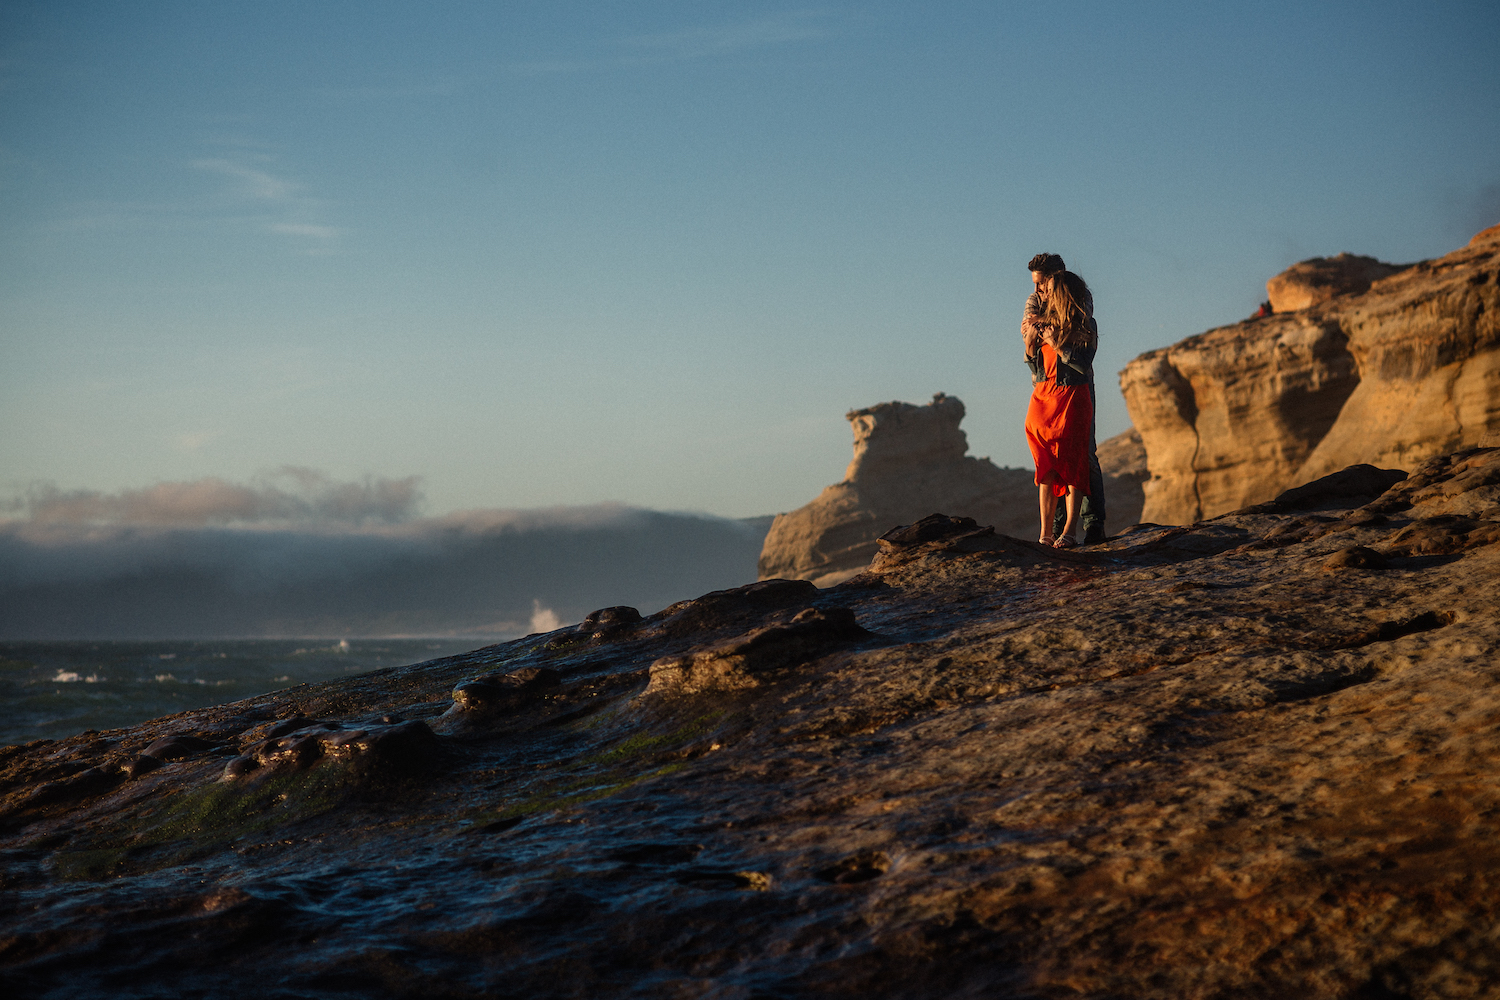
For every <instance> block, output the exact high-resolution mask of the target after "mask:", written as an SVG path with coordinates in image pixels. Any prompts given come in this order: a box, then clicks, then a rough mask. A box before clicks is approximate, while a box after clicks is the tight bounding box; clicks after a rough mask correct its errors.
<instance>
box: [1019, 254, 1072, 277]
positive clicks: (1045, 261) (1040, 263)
mask: <svg viewBox="0 0 1500 1000" xmlns="http://www.w3.org/2000/svg"><path fill="white" fill-rule="evenodd" d="M1067 269H1068V265H1066V264H1064V263H1063V259H1062V258H1061V257H1059V256H1058V255H1057V254H1055V253H1039V254H1037V255H1036V256H1035V257H1033V258H1031V260H1030V261H1029V262H1028V263H1027V265H1026V270H1028V271H1038V272H1040V273H1041V274H1042V276H1043V277H1046V276H1048V275H1052V274H1057V273H1059V272H1061V271H1066V270H1067Z"/></svg>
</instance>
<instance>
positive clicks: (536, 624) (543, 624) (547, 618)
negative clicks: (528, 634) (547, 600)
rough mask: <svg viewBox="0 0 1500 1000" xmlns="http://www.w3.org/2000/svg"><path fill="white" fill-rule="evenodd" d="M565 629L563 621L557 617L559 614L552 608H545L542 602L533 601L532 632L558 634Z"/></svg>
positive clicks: (534, 599) (533, 599)
mask: <svg viewBox="0 0 1500 1000" xmlns="http://www.w3.org/2000/svg"><path fill="white" fill-rule="evenodd" d="M562 627H563V621H562V619H561V618H559V617H557V612H556V611H553V610H552V609H551V608H547V607H543V606H542V602H541V601H540V600H537V599H536V598H532V600H531V631H533V632H556V631H557V630H558V629H560V628H562Z"/></svg>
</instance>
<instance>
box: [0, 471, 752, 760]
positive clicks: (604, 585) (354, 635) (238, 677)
mask: <svg viewBox="0 0 1500 1000" xmlns="http://www.w3.org/2000/svg"><path fill="white" fill-rule="evenodd" d="M420 502H421V494H420V492H419V491H418V490H417V480H415V479H404V480H389V479H371V480H368V481H366V482H364V483H358V484H353V483H337V482H333V481H331V480H329V479H327V478H326V477H324V476H321V475H320V474H318V473H315V472H312V471H310V470H306V469H283V470H280V471H278V472H276V473H273V474H270V475H268V476H264V477H261V478H260V479H258V480H257V481H256V482H254V483H252V484H250V485H241V484H234V483H228V482H225V481H222V480H217V479H206V480H198V481H195V482H190V483H162V484H158V485H156V486H153V487H150V488H147V489H142V490H127V491H122V492H121V493H117V494H102V493H96V492H90V491H76V492H71V493H63V492H61V491H58V490H56V489H55V488H52V487H48V486H35V487H33V488H32V489H31V490H30V491H28V493H27V494H26V495H25V496H23V497H18V498H16V499H15V500H13V501H11V502H10V503H9V504H8V505H7V508H8V510H9V512H11V513H12V514H13V515H15V516H12V517H11V518H10V519H8V520H3V521H0V660H3V662H0V686H3V688H4V691H3V692H0V697H3V700H0V741H4V742H12V741H14V740H15V739H21V738H37V737H39V736H43V735H45V736H48V737H53V738H55V737H57V736H66V735H70V734H71V733H74V732H78V731H81V730H82V729H83V728H99V729H103V728H111V727H115V726H122V725H128V724H133V723H135V722H140V721H144V720H145V719H148V718H153V717H155V716H157V715H161V714H163V713H167V712H176V711H181V710H183V709H186V708H192V707H198V706H199V705H205V704H211V703H214V702H221V701H230V700H234V699H237V698H244V697H248V696H250V695H254V694H259V693H261V692H263V691H267V690H271V689H274V688H277V687H284V686H287V685H288V684H292V683H302V682H306V681H313V680H324V679H328V678H330V677H335V676H343V675H345V674H349V673H358V672H362V671H364V670H370V669H375V668H377V667H380V666H393V665H398V664H404V663H412V662H420V661H422V660H427V659H433V658H436V657H439V656H445V655H449V654H451V653H456V652H461V651H464V650H467V649H473V648H476V647H478V646H483V645H486V644H488V643H491V642H495V641H500V640H504V639H510V638H515V637H517V636H522V635H527V634H529V633H532V632H545V631H550V630H552V629H555V628H558V627H560V626H562V625H566V624H570V623H572V622H576V621H581V620H582V619H583V617H584V616H585V615H586V614H587V613H588V612H590V611H592V610H594V609H596V608H600V607H607V606H610V605H617V604H626V605H630V606H633V607H635V608H637V609H639V610H640V611H641V612H642V613H645V614H649V613H651V612H653V611H657V610H659V609H661V608H663V607H665V606H666V605H668V604H670V603H672V602H673V601H677V600H682V599H686V598H691V597H697V596H699V595H700V594H703V593H706V592H708V591H710V590H718V589H722V588H725V587H734V586H738V585H740V584H744V583H749V582H751V581H753V580H754V579H755V576H756V571H755V563H756V559H757V557H758V556H759V553H760V546H761V542H762V540H763V539H764V536H765V532H766V529H767V527H768V519H758V520H756V521H749V522H747V521H737V520H732V519H726V518H717V517H710V516H706V515H697V514H683V513H663V512H659V511H650V510H642V509H639V508H633V507H627V506H623V505H619V504H596V505H591V506H579V507H557V508H550V509H544V510H473V511H462V512H457V513H453V514H449V515H446V516H442V517H420V516H417V513H416V511H417V508H418V507H419V505H420ZM273 640H275V641H273ZM64 730H66V731H64Z"/></svg>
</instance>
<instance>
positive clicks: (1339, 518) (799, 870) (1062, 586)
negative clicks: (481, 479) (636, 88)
mask: <svg viewBox="0 0 1500 1000" xmlns="http://www.w3.org/2000/svg"><path fill="white" fill-rule="evenodd" d="M877 549H878V552H877V555H876V558H875V559H874V560H873V562H872V564H871V566H870V567H869V569H868V570H867V571H866V572H865V573H863V574H861V575H860V576H858V577H855V578H853V579H851V580H849V581H847V582H845V583H844V584H842V585H839V586H836V587H832V588H829V589H825V590H818V589H817V588H815V587H813V585H812V584H811V583H809V582H806V581H789V580H770V581H764V582H761V583H756V584H752V585H749V586H747V587H742V588H737V589H735V590H729V591H720V592H715V593H712V594H707V595H704V596H703V597H701V598H699V599H697V600H694V601H685V602H682V603H680V604H677V605H673V606H672V607H669V608H667V609H665V610H663V611H661V612H659V613H657V614H654V615H650V616H645V617H642V616H640V615H637V614H634V613H632V612H630V610H629V609H626V608H609V609H605V610H604V611H602V612H600V613H598V614H596V615H593V616H590V619H589V620H587V621H586V622H584V623H583V624H581V625H578V626H574V627H570V628H566V629H559V630H557V631H555V632H552V633H549V634H546V635H536V636H530V637H527V638H526V639H521V640H516V641H514V642H509V643H505V644H501V645H498V646H491V647H486V648H484V649H480V650H476V651H474V652H472V653H468V654H465V655H463V656H458V657H452V658H448V659H444V660H437V661H433V662H431V663H426V664H419V665H416V666H412V667H403V668H398V669H391V670H383V671H377V672H375V673H371V674H366V675H364V676H361V677H354V678H349V679H345V680H341V681H338V682H334V683H327V684H319V685H303V686H299V687H295V688H290V689H287V690H284V691H278V692H274V693H271V694H267V695H263V696H260V697H257V698H252V699H248V700H246V701H242V702H238V703H235V704H231V705H221V706H216V707H213V708H207V709H200V710H196V711H193V712H188V713H183V714H181V715H177V716H173V717H170V718H165V719H160V720H157V721H155V722H152V723H148V724H145V725H142V726H137V727H134V728H132V729H127V730H115V731H110V732H98V733H95V732H90V733H86V734H83V735H80V736H77V737H74V738H72V739H68V740H63V741H59V742H47V741H42V742H38V743H34V744H28V745H26V746H17V747H7V748H4V749H3V750H0V857H3V859H4V866H3V868H0V877H3V879H4V892H3V893H0V978H3V980H4V982H5V984H6V986H7V987H8V989H9V991H10V995H14V996H58V997H61V996H80V997H82V996H113V995H120V994H121V993H122V991H123V992H124V993H127V994H129V995H132V996H238V995H242V994H243V993H244V991H245V990H246V988H247V986H246V984H247V983H248V984H253V987H254V992H255V993H256V994H257V995H261V996H267V997H294V996H295V997H307V996H333V995H338V996H345V995H350V996H353V995H358V996H361V997H369V998H384V997H409V996H423V997H438V998H459V997H476V996H485V997H501V998H506V997H514V998H520V997H526V998H538V1000H546V998H553V997H558V998H560V997H577V996H611V997H642V998H645V997H660V996H684V997H709V996H747V997H749V996H767V997H770V996H778V997H807V996H819V997H862V998H863V997H919V996H920V997H924V998H927V997H931V998H944V997H954V998H958V997H989V996H1005V997H1018V998H1034V1000H1041V998H1047V997H1062V996H1068V997H1081V998H1098V1000H1106V998H1119V997H1148V996H1149V997H1280V996H1298V997H1304V998H1307V1000H1325V998H1326V1000H1334V998H1349V1000H1355V998H1368V997H1397V996H1401V997H1415V996H1432V997H1439V996H1441V997H1458V996H1492V995H1496V994H1497V993H1500V962H1497V961H1496V958H1495V955H1496V952H1495V948H1494V947H1493V943H1494V941H1495V940H1496V939H1497V938H1500V784H1497V782H1495V781H1494V780H1492V778H1491V775H1493V773H1494V772H1495V770H1496V768H1497V766H1500V727H1497V725H1496V720H1497V719H1500V597H1497V595H1496V591H1495V588H1494V586H1493V582H1494V580H1495V579H1496V577H1497V575H1500V448H1492V449H1475V450H1468V451H1464V452H1461V453H1458V454H1454V455H1449V456H1443V457H1439V458H1435V459H1433V460H1431V461H1429V462H1427V463H1426V464H1424V465H1423V466H1421V467H1420V468H1418V469H1416V470H1415V471H1414V473H1413V474H1412V475H1410V476H1404V475H1403V474H1402V473H1401V472H1399V471H1391V470H1381V469H1376V468H1355V469H1351V470H1347V471H1345V472H1340V473H1338V474H1335V475H1333V476H1330V477H1326V478H1325V479H1323V480H1321V481H1319V482H1317V483H1315V484H1309V486H1307V487H1306V488H1302V489H1298V490H1293V491H1289V492H1287V493H1286V494H1283V495H1282V496H1280V497H1277V498H1275V499H1274V500H1271V501H1268V502H1266V503H1265V504H1262V505H1257V506H1256V507H1254V508H1253V509H1249V510H1245V511H1241V512H1238V513H1235V514H1231V515H1225V516H1221V517H1218V518H1215V519H1213V520H1210V521H1204V522H1199V523H1196V524H1193V525H1191V526H1188V527H1140V528H1137V529H1134V530H1131V531H1129V532H1126V533H1124V534H1123V535H1121V536H1120V537H1119V538H1116V539H1114V540H1112V541H1110V542H1108V543H1106V544H1104V545H1101V546H1097V547H1090V548H1087V549H1081V550H1074V551H1067V552H1059V551H1057V550H1054V549H1047V548H1043V547H1041V546H1039V545H1037V544H1035V543H1033V542H1029V541H1023V540H1018V539H1014V538H1008V537H1006V536H1004V535H1001V534H997V533H995V532H994V531H993V530H990V529H988V528H986V527H985V526H983V525H980V524H976V523H975V522H974V521H973V520H972V519H967V518H962V517H957V516H946V515H937V516H931V517H926V518H923V519H920V520H918V521H916V522H913V523H911V524H908V525H904V526H902V527H900V528H899V529H898V530H893V531H890V532H887V533H886V538H885V539H884V540H883V541H881V542H880V543H879V544H878V545H877ZM144 759H148V760H151V761H152V762H153V764H152V765H150V766H140V765H139V762H140V761H141V760H144ZM237 761H238V762H252V761H253V762H254V763H255V765H256V766H253V767H252V766H250V764H249V763H238V764H237V763H236V762H237Z"/></svg>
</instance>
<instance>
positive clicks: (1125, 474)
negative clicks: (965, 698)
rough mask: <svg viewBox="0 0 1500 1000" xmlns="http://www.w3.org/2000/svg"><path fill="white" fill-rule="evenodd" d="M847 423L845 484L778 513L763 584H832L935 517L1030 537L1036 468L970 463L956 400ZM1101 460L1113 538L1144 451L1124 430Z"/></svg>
mask: <svg viewBox="0 0 1500 1000" xmlns="http://www.w3.org/2000/svg"><path fill="white" fill-rule="evenodd" d="M845 416H846V417H847V419H848V420H849V423H850V425H851V428H852V429H853V431H854V457H853V459H852V460H851V461H850V462H849V467H848V469H847V470H845V472H844V479H843V481H842V482H839V483H835V484H834V485H832V486H829V487H827V488H826V489H824V490H823V492H822V493H820V494H819V495H818V497H817V499H815V500H813V501H812V502H811V503H809V504H807V505H806V506H804V507H799V508H798V509H796V510H794V511H792V512H790V513H787V514H779V515H777V517H776V519H775V521H774V522H772V525H771V529H770V531H769V533H768V534H767V535H766V540H765V544H764V547H763V548H762V549H761V556H760V567H759V569H760V577H761V579H772V578H777V577H782V578H787V579H797V580H812V581H813V582H814V583H816V584H818V585H819V586H831V585H833V584H835V583H838V582H840V581H841V580H845V579H847V578H849V577H850V576H852V575H854V574H855V573H858V572H859V571H860V570H862V569H864V568H865V567H866V566H868V565H869V563H870V559H871V558H872V557H873V556H874V555H875V552H876V540H877V539H878V538H879V537H880V535H881V534H882V533H883V532H885V531H887V530H889V529H890V528H892V527H894V526H895V525H898V524H904V523H910V522H912V521H915V520H917V519H918V518H920V517H923V516H925V515H927V514H931V513H932V512H934V511H937V510H942V511H947V512H950V513H953V514H957V515H961V516H967V517H973V518H975V519H976V520H978V521H979V522H981V523H983V524H987V525H990V526H992V527H994V528H995V529H996V530H997V531H1000V532H1002V533H1004V534H1011V535H1016V536H1018V537H1025V536H1027V535H1031V536H1034V535H1036V534H1037V532H1038V528H1039V525H1038V523H1037V510H1036V486H1035V484H1034V482H1033V470H1031V469H1009V468H1000V467H998V466H996V465H995V464H994V463H992V462H991V461H990V460H989V459H987V458H974V457H972V456H969V455H967V454H966V452H967V451H968V447H969V445H968V438H967V436H966V435H965V434H964V432H963V431H962V430H960V429H959V423H960V422H961V421H962V420H963V418H964V404H963V403H962V402H961V401H960V400H958V399H957V398H956V397H953V396H947V395H944V394H943V393H938V394H937V395H936V396H934V397H933V398H932V402H931V403H928V404H927V405H925V406H916V405H914V404H911V403H901V402H892V403H881V404H879V405H877V406H871V407H867V408H866V409H863V410H853V411H851V412H850V413H848V414H846V415H845ZM1136 440H1138V439H1136ZM1111 447H1113V450H1111ZM1100 454H1101V461H1102V460H1103V457H1104V456H1105V455H1106V454H1109V455H1111V456H1113V457H1112V461H1111V469H1110V470H1107V471H1112V472H1114V473H1115V475H1113V476H1111V477H1110V478H1109V479H1108V481H1107V482H1106V484H1105V490H1106V493H1107V494H1108V497H1109V507H1108V511H1109V520H1108V523H1107V524H1106V529H1107V530H1108V529H1109V528H1111V527H1113V528H1114V529H1115V530H1118V529H1119V528H1123V527H1125V526H1126V525H1129V524H1133V523H1135V522H1136V521H1137V520H1139V514H1140V509H1141V508H1140V502H1139V499H1138V497H1139V496H1140V486H1139V482H1140V479H1141V478H1142V477H1141V476H1140V470H1142V469H1143V468H1144V465H1143V464H1142V460H1143V458H1144V452H1142V451H1139V449H1138V448H1136V447H1133V445H1132V442H1131V440H1130V436H1129V432H1127V433H1126V434H1125V435H1121V436H1120V438H1119V439H1116V440H1113V441H1111V442H1106V443H1105V444H1104V445H1101V447H1100Z"/></svg>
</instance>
